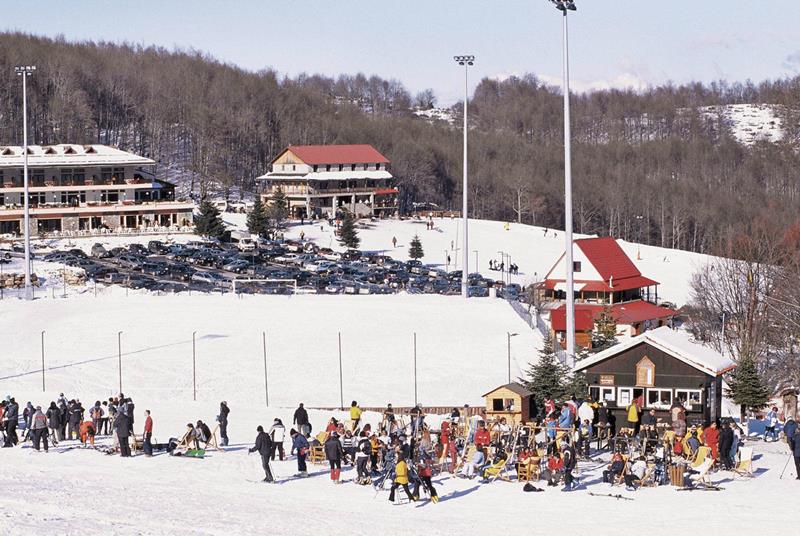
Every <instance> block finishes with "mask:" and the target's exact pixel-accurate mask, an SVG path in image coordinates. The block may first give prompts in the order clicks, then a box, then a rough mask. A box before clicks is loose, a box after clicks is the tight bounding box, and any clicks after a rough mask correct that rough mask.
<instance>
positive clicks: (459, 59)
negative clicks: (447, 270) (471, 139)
mask: <svg viewBox="0 0 800 536" xmlns="http://www.w3.org/2000/svg"><path fill="white" fill-rule="evenodd" d="M453 59H454V60H456V63H458V64H459V65H461V66H463V67H464V177H463V184H462V189H463V191H462V203H461V205H462V208H461V212H462V214H461V217H462V220H463V222H464V247H463V248H462V254H463V255H464V259H463V266H462V270H463V272H462V278H461V296H462V297H463V298H465V299H466V298H468V297H469V292H468V288H467V287H468V286H469V282H468V281H467V279H468V277H469V233H468V229H467V228H468V226H469V222H468V220H469V211H468V209H469V205H468V203H467V197H468V192H469V189H468V184H469V183H468V180H467V176H468V174H467V132H468V130H469V129H468V127H467V100H469V84H468V73H469V67H470V66H472V65H474V64H475V56H454V57H453Z"/></svg>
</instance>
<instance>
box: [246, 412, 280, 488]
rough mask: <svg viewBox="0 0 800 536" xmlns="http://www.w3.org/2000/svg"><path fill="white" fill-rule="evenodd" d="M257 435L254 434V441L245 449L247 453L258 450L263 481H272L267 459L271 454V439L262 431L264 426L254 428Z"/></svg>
mask: <svg viewBox="0 0 800 536" xmlns="http://www.w3.org/2000/svg"><path fill="white" fill-rule="evenodd" d="M256 431H257V432H258V435H257V436H256V443H255V445H253V447H252V448H251V449H250V450H248V451H247V453H248V454H251V453H253V452H258V453H259V454H260V455H261V466H262V467H263V468H264V474H265V475H266V476H264V482H273V481H274V479H273V478H272V470H271V469H270V467H269V459H270V456H272V440H271V439H270V438H269V435H267V434H266V433H264V427H263V426H261V425H259V426H258V427H257V428H256Z"/></svg>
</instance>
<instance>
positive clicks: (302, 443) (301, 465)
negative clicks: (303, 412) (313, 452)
mask: <svg viewBox="0 0 800 536" xmlns="http://www.w3.org/2000/svg"><path fill="white" fill-rule="evenodd" d="M291 437H292V450H294V451H295V455H296V456H297V476H299V477H306V476H308V468H307V467H306V456H307V455H308V449H309V446H308V440H307V439H306V436H304V435H303V434H301V433H300V432H297V431H296V430H294V429H292V431H291Z"/></svg>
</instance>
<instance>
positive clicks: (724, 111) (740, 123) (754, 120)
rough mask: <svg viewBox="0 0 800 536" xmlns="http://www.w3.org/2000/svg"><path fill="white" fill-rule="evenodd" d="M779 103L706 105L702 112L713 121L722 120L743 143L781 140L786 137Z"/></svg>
mask: <svg viewBox="0 0 800 536" xmlns="http://www.w3.org/2000/svg"><path fill="white" fill-rule="evenodd" d="M779 109H780V106H779V105H777V104H727V105H720V106H704V107H702V108H699V111H700V113H701V114H702V115H703V117H705V118H706V119H708V120H710V121H712V122H718V121H720V120H721V122H722V124H723V126H724V127H725V128H726V129H728V130H729V131H730V133H731V135H732V136H733V138H734V139H735V140H736V141H738V142H739V143H741V144H742V145H746V146H749V145H753V144H754V143H756V142H758V141H767V142H773V143H774V142H779V141H781V140H783V138H784V131H783V120H782V119H781V117H780V115H779V113H778V112H779V111H780V110H779Z"/></svg>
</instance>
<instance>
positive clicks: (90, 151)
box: [83, 145, 97, 154]
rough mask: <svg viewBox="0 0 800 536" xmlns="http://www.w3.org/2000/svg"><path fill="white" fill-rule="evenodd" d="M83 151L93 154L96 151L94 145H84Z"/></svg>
mask: <svg viewBox="0 0 800 536" xmlns="http://www.w3.org/2000/svg"><path fill="white" fill-rule="evenodd" d="M83 151H84V152H85V153H86V154H95V153H97V150H96V149H95V148H94V147H92V146H91V145H86V146H84V148H83Z"/></svg>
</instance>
